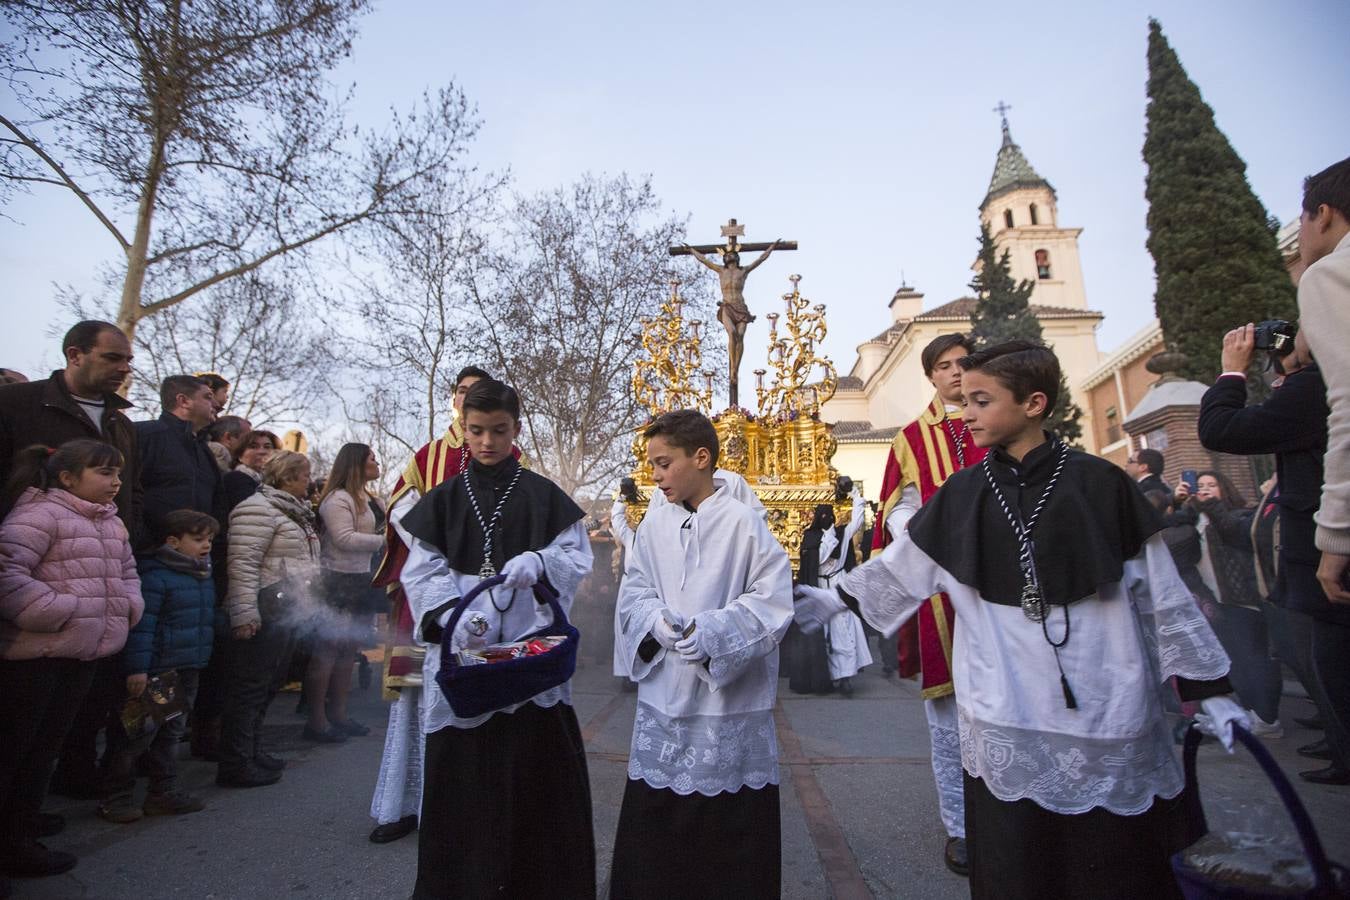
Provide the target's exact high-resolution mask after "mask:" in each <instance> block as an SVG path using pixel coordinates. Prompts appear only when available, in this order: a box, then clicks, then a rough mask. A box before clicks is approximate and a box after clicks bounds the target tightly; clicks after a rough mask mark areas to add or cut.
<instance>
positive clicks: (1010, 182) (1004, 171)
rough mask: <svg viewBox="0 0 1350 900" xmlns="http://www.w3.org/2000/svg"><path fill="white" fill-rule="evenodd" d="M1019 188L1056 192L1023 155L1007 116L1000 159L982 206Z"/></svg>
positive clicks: (995, 162) (996, 164)
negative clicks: (1011, 130)
mask: <svg viewBox="0 0 1350 900" xmlns="http://www.w3.org/2000/svg"><path fill="white" fill-rule="evenodd" d="M1018 188H1045V189H1046V190H1048V191H1049V192H1050V193H1052V194H1053V193H1054V192H1055V189H1054V188H1053V187H1051V186H1050V182H1048V181H1046V180H1045V179H1044V178H1042V177H1041V176H1040V175H1039V174H1038V173H1037V172H1036V170H1035V169H1033V168H1032V167H1031V163H1029V162H1027V158H1026V157H1025V156H1023V155H1022V148H1021V147H1019V146H1017V143H1016V142H1015V141H1014V140H1013V139H1012V133H1011V132H1010V131H1009V130H1008V120H1007V119H1006V118H1005V119H1004V120H1003V146H1001V147H999V148H998V159H996V160H995V161H994V175H993V177H992V178H990V179H989V190H988V191H987V192H986V193H985V195H984V202H983V203H981V204H980V207H981V208H983V207H985V206H988V205H989V201H991V200H993V199H995V198H997V197H1000V196H1002V195H1003V194H1006V193H1008V192H1009V191H1015V190H1017V189H1018Z"/></svg>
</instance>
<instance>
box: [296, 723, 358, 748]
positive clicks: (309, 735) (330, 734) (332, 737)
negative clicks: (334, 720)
mask: <svg viewBox="0 0 1350 900" xmlns="http://www.w3.org/2000/svg"><path fill="white" fill-rule="evenodd" d="M300 736H301V737H303V738H304V739H305V740H307V741H313V742H314V743H316V744H345V743H347V732H345V731H343V730H342V729H341V728H340V727H338V726H337V725H329V726H328V728H327V730H325V731H315V730H314V729H313V728H310V727H309V726H308V725H306V726H305V730H304V731H302V732H300Z"/></svg>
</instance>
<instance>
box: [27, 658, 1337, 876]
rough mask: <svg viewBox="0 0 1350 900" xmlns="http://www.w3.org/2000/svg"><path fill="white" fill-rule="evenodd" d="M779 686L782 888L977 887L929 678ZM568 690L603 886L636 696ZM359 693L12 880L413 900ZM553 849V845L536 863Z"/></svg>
mask: <svg viewBox="0 0 1350 900" xmlns="http://www.w3.org/2000/svg"><path fill="white" fill-rule="evenodd" d="M780 684H781V685H782V689H783V692H784V695H783V696H782V697H781V699H780V703H779V710H778V728H779V736H780V740H781V743H782V753H783V759H784V762H785V763H786V765H785V766H784V771H783V785H782V804H783V892H784V896H786V897H793V898H798V897H800V898H822V897H831V896H833V897H841V898H855V897H866V896H869V895H871V896H875V897H905V898H947V897H963V896H966V894H967V891H966V884H965V881H964V880H962V879H960V878H958V877H956V876H954V875H952V874H950V873H948V872H947V870H946V869H945V868H944V867H943V866H942V862H941V852H942V846H943V835H942V832H941V826H940V823H939V821H938V815H937V805H936V799H935V794H934V788H933V782H932V773H931V771H930V769H929V767H928V754H927V731H926V728H925V725H924V715H923V708H922V702H921V701H920V699H919V697H918V688H917V685H916V684H915V683H913V682H908V681H896V680H894V679H891V680H886V679H883V678H882V677H881V676H880V675H879V674H877V673H876V671H875V667H873V669H872V670H869V671H866V672H864V673H863V674H862V675H861V676H860V677H859V679H858V684H859V689H858V692H857V694H856V695H855V697H854V698H853V699H851V700H848V699H843V698H842V697H834V696H830V697H820V698H816V697H811V698H804V697H798V696H796V695H793V694H791V693H788V692H787V690H786V681H783V682H780ZM574 690H575V700H576V706H577V714H578V717H579V718H580V720H581V722H582V725H583V728H584V732H585V737H586V740H587V744H588V746H589V748H590V773H591V783H592V788H593V793H594V803H595V837H596V848H597V855H598V864H599V869H600V883H601V884H602V885H603V884H604V883H605V880H606V879H605V875H606V873H607V871H608V866H609V857H610V852H611V847H612V845H613V840H614V828H615V825H616V824H617V821H618V804H619V801H620V798H621V796H622V792H623V784H624V777H625V775H624V773H625V760H626V755H627V750H628V739H629V733H630V729H631V725H632V718H633V710H634V703H635V697H636V695H635V694H633V693H631V692H624V691H622V690H620V685H619V683H618V682H617V681H615V679H613V678H612V677H610V675H609V673H608V669H607V667H605V666H602V665H599V664H597V663H596V662H594V661H593V659H586V660H583V662H582V668H581V669H580V670H579V671H578V675H577V678H576V681H575V687H574ZM354 697H355V699H356V703H355V706H354V709H355V712H354V715H355V716H356V718H358V719H360V720H361V721H364V722H366V723H367V724H369V725H372V726H378V727H376V728H375V729H374V730H373V731H372V733H371V735H370V736H369V737H366V738H357V739H353V740H352V741H350V742H348V743H347V744H345V745H342V746H337V747H333V746H323V747H316V746H314V745H310V744H306V743H304V742H302V741H301V739H300V729H301V725H302V720H301V719H299V718H298V717H296V716H295V715H294V707H295V701H296V695H295V694H282V695H281V696H280V697H279V698H278V702H277V703H276V704H274V706H273V711H272V715H271V717H270V718H269V721H268V724H267V738H266V739H267V742H268V743H269V744H270V745H271V746H272V747H273V748H275V749H276V750H277V751H278V752H279V753H280V754H281V755H282V756H284V757H285V758H286V759H287V760H288V761H289V762H290V768H289V770H288V771H287V773H286V777H285V779H284V780H283V781H282V782H281V783H280V784H278V785H275V786H272V787H266V788H259V789H253V790H227V789H223V788H217V787H216V786H215V784H214V783H213V780H212V779H213V776H214V767H213V766H209V765H206V764H203V763H199V762H196V761H191V760H188V761H185V762H184V764H183V766H184V772H185V775H186V777H185V782H186V785H187V786H188V787H189V788H191V789H192V790H193V791H197V792H200V793H201V794H203V795H204V796H205V797H206V798H207V800H208V803H209V806H208V807H207V809H206V810H205V811H203V812H200V813H196V814H193V815H188V816H183V817H181V818H156V819H148V820H142V821H140V822H138V823H135V824H132V825H113V824H109V823H106V822H103V821H101V820H100V819H98V818H96V817H95V816H94V814H93V807H92V804H90V803H88V802H82V801H70V800H66V799H65V798H60V797H54V798H52V799H51V801H50V802H49V803H48V807H47V808H48V809H49V810H53V811H57V812H61V813H63V814H65V815H66V817H67V818H68V820H69V826H68V828H67V830H66V832H65V833H64V834H62V835H60V836H58V837H56V838H52V839H50V840H49V844H50V845H51V846H53V847H59V848H62V849H67V850H71V851H73V852H75V853H77V854H78V855H79V856H80V864H79V865H78V866H77V867H76V868H75V869H74V871H72V872H71V873H69V874H68V875H65V876H61V877H57V878H48V879H42V880H37V881H16V882H15V887H16V890H15V894H14V896H15V897H17V898H100V900H111V898H147V900H155V898H170V897H194V898H254V897H280V896H292V897H305V896H312V897H325V898H380V900H390V898H399V897H406V896H408V895H409V893H410V892H411V890H412V884H413V874H414V867H415V860H416V838H415V837H408V838H405V839H404V840H402V841H399V842H397V843H394V844H387V845H383V846H376V845H374V844H371V843H369V842H368V841H367V839H366V835H367V833H368V832H369V830H370V827H371V824H372V823H371V821H370V819H369V818H368V817H367V810H368V808H369V804H370V793H371V788H372V786H373V783H374V779H375V773H376V770H377V768H378V765H379V758H380V749H381V746H382V741H383V733H384V731H383V723H384V719H385V709H384V706H383V704H382V703H381V702H380V700H379V693H378V691H377V690H375V689H374V688H372V689H370V690H369V691H366V692H357V693H356V694H355V695H354ZM1309 711H1310V706H1309V705H1308V704H1307V702H1306V701H1304V700H1301V699H1298V698H1295V697H1287V698H1286V702H1285V707H1284V709H1283V715H1284V719H1285V721H1286V723H1289V724H1292V723H1291V722H1290V720H1291V718H1292V716H1294V715H1305V714H1307V713H1308V712H1309ZM1314 737H1315V735H1314V734H1313V733H1312V732H1308V731H1304V730H1300V729H1297V728H1294V729H1291V731H1290V732H1289V733H1288V734H1287V735H1286V737H1284V738H1283V739H1281V740H1273V741H1270V742H1269V743H1268V746H1270V747H1271V748H1272V749H1273V750H1274V751H1275V753H1276V756H1277V758H1278V759H1279V760H1280V762H1281V764H1282V765H1283V766H1284V768H1285V770H1286V772H1288V773H1290V774H1291V775H1292V774H1293V773H1294V772H1297V771H1298V769H1299V768H1309V767H1310V766H1309V765H1307V762H1308V761H1306V760H1301V759H1300V758H1299V757H1297V756H1296V755H1295V754H1294V748H1295V747H1297V746H1298V745H1300V744H1303V743H1307V742H1308V741H1311V740H1313V739H1314ZM1200 779H1201V785H1202V788H1203V791H1204V796H1205V801H1206V809H1207V811H1208V813H1209V817H1210V824H1211V826H1212V827H1216V828H1222V827H1224V826H1225V825H1227V826H1228V827H1231V828H1235V829H1236V828H1241V829H1242V830H1246V831H1258V832H1264V831H1276V832H1278V833H1288V832H1290V829H1289V826H1288V824H1287V819H1286V818H1285V817H1284V815H1283V813H1282V812H1281V811H1280V809H1279V808H1278V807H1277V806H1276V805H1275V804H1276V803H1277V802H1278V801H1277V800H1276V799H1275V795H1274V792H1273V791H1272V790H1271V789H1270V788H1269V787H1268V785H1267V782H1266V781H1265V778H1264V776H1263V775H1262V774H1261V773H1260V771H1259V770H1258V769H1257V768H1256V766H1255V764H1254V763H1253V762H1252V761H1251V760H1250V759H1249V758H1245V757H1243V756H1241V755H1238V756H1234V757H1228V756H1225V755H1224V754H1223V753H1222V751H1221V750H1219V749H1218V748H1217V747H1214V746H1212V745H1211V746H1206V747H1205V748H1202V750H1201V770H1200ZM1295 783H1296V784H1297V785H1298V787H1299V790H1300V794H1301V795H1302V797H1303V798H1304V801H1305V803H1307V805H1308V808H1309V810H1310V811H1311V813H1312V816H1313V819H1314V821H1315V822H1316V823H1317V826H1318V828H1319V829H1320V830H1321V834H1322V838H1323V840H1324V842H1325V843H1326V845H1327V848H1328V850H1329V851H1330V852H1331V853H1332V855H1333V856H1335V857H1339V858H1340V859H1341V860H1342V861H1346V860H1350V788H1325V787H1321V788H1319V787H1314V786H1312V785H1306V784H1304V783H1302V782H1301V781H1299V780H1298V779H1297V778H1295ZM141 790H144V785H143V783H142V786H141ZM546 856H547V853H546V852H544V853H541V859H544V858H546ZM541 864H542V863H541ZM545 883H546V882H545Z"/></svg>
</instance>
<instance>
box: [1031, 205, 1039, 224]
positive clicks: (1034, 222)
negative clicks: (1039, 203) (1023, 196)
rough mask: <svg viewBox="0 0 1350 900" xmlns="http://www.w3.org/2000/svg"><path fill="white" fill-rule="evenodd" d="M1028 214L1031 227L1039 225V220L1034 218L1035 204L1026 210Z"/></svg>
mask: <svg viewBox="0 0 1350 900" xmlns="http://www.w3.org/2000/svg"><path fill="white" fill-rule="evenodd" d="M1028 212H1030V213H1031V224H1032V225H1039V224H1041V220H1040V219H1039V218H1037V217H1036V204H1035V203H1033V204H1031V207H1030V208H1029V209H1028Z"/></svg>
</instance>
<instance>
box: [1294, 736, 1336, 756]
mask: <svg viewBox="0 0 1350 900" xmlns="http://www.w3.org/2000/svg"><path fill="white" fill-rule="evenodd" d="M1295 752H1296V753H1298V755H1299V756H1306V757H1308V759H1326V760H1330V759H1331V747H1330V746H1329V745H1328V744H1327V739H1326V738H1322V739H1321V740H1320V741H1313V742H1312V743H1311V744H1304V745H1303V746H1302V747H1299V748H1298V750H1297V751H1295Z"/></svg>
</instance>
